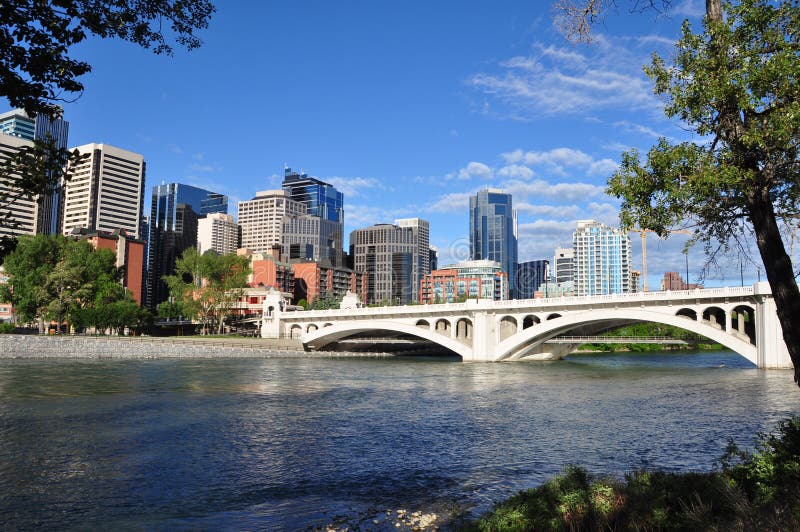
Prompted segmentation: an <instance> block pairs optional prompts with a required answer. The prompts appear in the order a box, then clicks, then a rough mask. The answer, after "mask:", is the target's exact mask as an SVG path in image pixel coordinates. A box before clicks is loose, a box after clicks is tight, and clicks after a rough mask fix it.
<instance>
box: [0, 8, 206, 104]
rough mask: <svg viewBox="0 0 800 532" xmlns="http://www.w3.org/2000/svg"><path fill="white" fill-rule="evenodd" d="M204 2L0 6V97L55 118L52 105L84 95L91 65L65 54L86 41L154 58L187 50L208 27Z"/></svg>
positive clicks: (194, 45) (193, 46)
mask: <svg viewBox="0 0 800 532" xmlns="http://www.w3.org/2000/svg"><path fill="white" fill-rule="evenodd" d="M213 13H214V6H213V5H212V3H211V2H210V1H209V0H105V1H103V2H98V1H97V0H49V1H46V0H3V2H0V96H5V97H6V98H8V100H9V101H10V102H11V105H12V106H15V107H21V108H23V109H25V110H26V111H27V112H28V113H29V114H30V115H31V116H35V115H36V114H38V113H41V114H44V115H46V116H50V117H53V116H57V115H58V114H60V109H59V108H58V107H57V106H56V105H55V104H56V102H60V101H70V99H74V98H75V97H76V96H79V95H80V93H81V92H82V91H83V84H82V83H81V82H80V81H78V78H79V77H80V76H82V75H83V74H86V73H88V72H90V71H91V66H90V65H89V64H88V63H87V62H85V61H81V60H79V59H75V58H73V57H71V55H70V49H71V47H73V46H74V45H76V44H78V43H80V42H82V41H84V40H85V39H86V38H87V37H88V36H90V35H95V36H98V37H101V38H108V37H116V38H119V39H123V40H126V41H129V42H132V43H134V44H137V45H139V46H141V47H143V48H147V49H152V50H153V51H154V52H155V53H157V54H168V55H169V54H172V53H173V47H172V44H170V41H171V39H170V38H172V39H174V41H175V42H176V43H177V44H179V45H182V46H185V47H186V48H187V49H189V50H191V49H194V48H197V47H198V46H200V44H201V41H200V39H199V37H198V36H197V34H196V33H195V32H196V31H197V30H199V29H203V28H206V27H207V26H208V21H209V19H210V18H211V15H212V14H213Z"/></svg>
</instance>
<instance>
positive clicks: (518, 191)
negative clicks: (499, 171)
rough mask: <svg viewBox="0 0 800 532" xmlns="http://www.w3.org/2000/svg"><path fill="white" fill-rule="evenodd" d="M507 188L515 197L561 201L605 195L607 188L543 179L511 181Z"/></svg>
mask: <svg viewBox="0 0 800 532" xmlns="http://www.w3.org/2000/svg"><path fill="white" fill-rule="evenodd" d="M504 188H505V190H507V191H508V192H510V193H511V194H513V195H514V196H515V197H517V196H519V197H521V198H527V197H529V196H533V197H535V198H547V199H551V200H552V199H555V200H559V201H586V200H587V199H590V198H595V197H602V196H605V188H604V187H601V186H598V185H592V184H590V183H549V182H547V181H544V180H542V179H537V180H535V181H531V182H522V181H511V182H508V183H506V184H505V185H504Z"/></svg>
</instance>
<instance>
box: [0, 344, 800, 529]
mask: <svg viewBox="0 0 800 532" xmlns="http://www.w3.org/2000/svg"><path fill="white" fill-rule="evenodd" d="M798 397H799V396H797V391H796V389H795V387H794V385H793V383H792V378H791V374H790V373H789V372H780V371H772V372H768V371H761V370H757V369H754V368H752V366H751V365H749V363H747V362H746V361H744V359H742V358H741V357H738V356H737V355H733V354H729V353H725V352H719V353H704V354H693V355H686V354H667V355H653V354H624V355H581V356H574V357H569V358H568V359H567V360H566V361H563V362H558V363H544V364H542V363H515V364H460V363H442V362H438V361H430V360H428V361H426V360H420V359H414V360H391V359H389V360H323V359H308V360H296V359H292V360H285V359H269V360H202V361H176V360H148V361H125V362H122V361H92V362H86V361H69V362H55V361H24V360H3V361H0V518H1V519H2V521H3V522H4V523H11V524H12V526H13V527H15V528H30V527H33V526H37V527H38V526H43V527H48V528H55V527H83V528H86V527H98V528H99V527H104V528H108V527H120V528H160V529H172V528H230V527H233V526H235V527H236V528H284V529H286V528H288V529H297V528H301V529H302V528H306V527H312V528H313V527H315V526H323V525H326V524H337V523H338V524H343V526H344V525H347V524H348V523H349V524H350V525H354V524H355V525H359V526H361V527H362V528H393V529H394V528H395V524H396V523H397V522H400V520H402V519H406V520H407V521H408V520H411V519H412V518H413V519H416V518H418V517H420V516H422V515H426V516H430V515H432V514H436V516H437V523H438V524H442V523H446V522H447V521H448V519H452V518H454V516H458V515H460V514H462V513H464V512H466V513H467V515H470V512H471V513H473V514H474V513H479V512H482V511H485V510H487V509H488V508H489V507H490V506H491V504H492V503H493V502H494V501H497V500H500V499H503V498H505V497H507V496H508V495H510V494H512V493H513V492H515V491H516V490H519V489H522V488H525V487H530V486H532V485H536V484H538V483H540V482H542V481H543V480H545V479H546V478H548V477H550V476H552V475H553V474H555V473H557V472H559V471H560V470H562V469H563V468H564V467H565V466H566V465H568V464H580V465H583V466H585V467H587V468H588V469H589V470H591V471H594V472H598V473H606V474H613V475H620V474H622V473H623V472H625V471H627V470H630V469H633V468H643V467H644V468H656V467H658V468H665V469H669V470H705V469H709V468H711V467H712V466H713V465H714V462H715V460H716V459H717V458H718V457H719V456H720V454H721V452H722V450H723V448H724V446H725V444H726V443H727V441H728V438H731V437H732V438H734V440H735V441H737V443H739V444H743V445H749V444H750V443H751V442H752V438H753V435H754V434H755V433H756V432H757V431H759V430H765V429H769V428H770V427H771V426H773V425H774V423H775V422H776V421H777V420H779V419H781V418H783V417H785V416H787V415H790V414H793V413H796V412H797V410H798V409H797V406H798V401H797V398H798ZM398 510H401V511H405V512H406V513H405V514H403V515H402V516H400V517H398V515H399V514H397V511H398ZM387 512H388V514H387ZM415 512H420V513H419V514H417V515H416V517H415V516H414V514H415ZM375 521H377V523H376V522H375ZM405 522H406V521H403V523H405ZM409 522H410V521H409ZM401 524H402V523H401ZM402 526H406V525H405V524H403V525H402Z"/></svg>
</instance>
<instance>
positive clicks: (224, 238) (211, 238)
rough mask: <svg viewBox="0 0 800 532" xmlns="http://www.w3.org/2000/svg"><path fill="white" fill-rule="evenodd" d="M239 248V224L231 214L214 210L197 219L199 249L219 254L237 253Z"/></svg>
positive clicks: (203, 251)
mask: <svg viewBox="0 0 800 532" xmlns="http://www.w3.org/2000/svg"><path fill="white" fill-rule="evenodd" d="M238 248H239V224H237V223H236V220H234V219H233V216H231V215H230V214H225V213H221V212H214V213H211V214H207V215H206V216H205V217H204V218H200V219H199V220H197V251H198V252H199V253H200V254H201V255H202V254H203V253H205V252H206V251H214V252H216V253H217V254H219V255H228V254H231V253H236V250H237V249H238Z"/></svg>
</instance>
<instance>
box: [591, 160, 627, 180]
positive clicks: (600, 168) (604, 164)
mask: <svg viewBox="0 0 800 532" xmlns="http://www.w3.org/2000/svg"><path fill="white" fill-rule="evenodd" d="M617 168H619V165H618V164H617V163H616V161H613V160H611V159H600V160H599V161H594V162H592V163H591V164H590V165H589V168H588V169H587V170H586V173H587V174H589V175H590V176H595V177H597V176H599V177H608V176H610V175H611V174H613V173H614V172H616V170H617Z"/></svg>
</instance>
